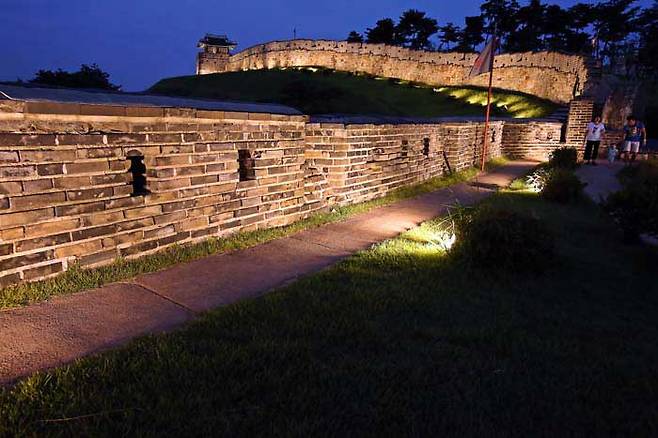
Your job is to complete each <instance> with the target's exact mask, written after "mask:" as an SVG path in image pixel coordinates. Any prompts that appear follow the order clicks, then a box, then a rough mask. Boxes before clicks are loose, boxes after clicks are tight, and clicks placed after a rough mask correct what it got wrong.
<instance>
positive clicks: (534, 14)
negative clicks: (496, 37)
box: [504, 0, 559, 52]
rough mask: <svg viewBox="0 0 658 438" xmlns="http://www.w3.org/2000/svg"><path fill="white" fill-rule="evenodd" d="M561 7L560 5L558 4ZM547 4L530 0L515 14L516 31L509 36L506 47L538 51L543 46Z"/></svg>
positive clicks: (510, 49) (539, 0)
mask: <svg viewBox="0 0 658 438" xmlns="http://www.w3.org/2000/svg"><path fill="white" fill-rule="evenodd" d="M558 7H559V6H558ZM545 14H546V6H544V5H542V4H541V0H530V3H528V4H527V5H526V6H523V7H521V8H519V9H518V10H517V11H516V15H515V16H514V22H515V27H516V28H517V29H516V31H514V32H511V33H510V34H509V35H508V36H507V41H506V43H505V46H504V47H505V49H506V50H509V51H512V52H527V51H536V50H541V49H542V48H543V41H542V34H543V31H544V26H545Z"/></svg>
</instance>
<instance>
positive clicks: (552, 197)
mask: <svg viewBox="0 0 658 438" xmlns="http://www.w3.org/2000/svg"><path fill="white" fill-rule="evenodd" d="M584 187H585V184H583V183H582V182H580V180H579V179H578V177H577V176H576V174H575V173H573V172H572V171H570V170H566V169H554V170H552V171H551V173H550V175H549V176H548V179H547V180H546V183H545V185H544V188H543V190H542V192H541V194H542V196H543V197H544V199H547V200H549V201H554V202H559V203H562V204H567V203H569V202H573V201H576V200H578V199H580V197H581V196H582V194H583V188H584Z"/></svg>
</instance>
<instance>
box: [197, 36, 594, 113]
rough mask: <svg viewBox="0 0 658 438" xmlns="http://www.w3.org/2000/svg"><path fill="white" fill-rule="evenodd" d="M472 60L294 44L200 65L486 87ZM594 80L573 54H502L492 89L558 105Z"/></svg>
mask: <svg viewBox="0 0 658 438" xmlns="http://www.w3.org/2000/svg"><path fill="white" fill-rule="evenodd" d="M199 55H203V53H200V54H199ZM476 57H477V54H473V53H457V52H452V53H440V52H427V51H415V50H410V49H406V48H403V47H396V46H387V45H384V44H365V43H348V42H345V41H324V40H319V41H316V40H293V41H275V42H270V43H266V44H261V45H257V46H253V47H250V48H248V49H245V50H243V51H241V52H238V53H236V54H234V55H232V56H231V57H230V60H229V62H228V64H226V65H225V66H221V65H219V64H217V63H216V62H214V61H213V62H212V63H210V64H208V65H205V64H204V59H205V58H203V56H201V57H200V58H199V59H198V61H199V62H200V67H199V71H200V72H202V73H214V72H225V71H241V70H258V69H264V68H287V67H305V66H309V67H326V68H331V69H335V70H341V71H348V72H362V73H368V74H372V75H375V76H381V77H389V78H397V79H402V80H408V81H415V82H421V83H424V84H428V85H436V86H440V85H443V86H461V85H473V86H480V87H482V86H483V87H486V86H487V84H488V75H480V76H477V77H474V78H470V79H469V78H468V74H469V72H470V69H471V67H472V65H473V62H474V61H475V58H476ZM595 76H596V72H595V71H594V70H593V68H592V66H591V65H590V64H589V62H588V60H587V59H586V58H584V57H582V56H577V55H567V54H563V53H558V52H536V53H535V52H527V53H510V54H501V55H499V56H497V57H496V58H495V70H494V86H495V87H496V88H501V89H506V90H512V91H518V92H523V93H527V94H532V95H534V96H538V97H541V98H544V99H548V100H551V101H554V102H557V103H561V104H566V103H568V102H570V101H571V100H572V99H574V98H575V97H578V96H581V95H584V94H586V92H587V91H588V90H589V88H591V87H593V86H594V85H595V84H594V82H595Z"/></svg>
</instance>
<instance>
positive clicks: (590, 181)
mask: <svg viewBox="0 0 658 438" xmlns="http://www.w3.org/2000/svg"><path fill="white" fill-rule="evenodd" d="M598 163H599V164H598V165H597V166H589V165H586V164H583V165H582V166H580V167H579V168H578V170H576V174H577V175H578V177H579V178H580V180H581V181H582V182H584V183H587V186H586V187H585V193H586V194H587V195H588V196H589V197H590V198H592V199H593V200H594V201H596V202H601V201H604V200H605V199H606V198H607V197H608V195H609V194H610V193H613V192H616V191H618V190H620V189H621V185H620V184H619V180H618V179H617V173H618V172H619V171H620V170H621V169H623V168H624V163H622V162H619V161H616V162H615V163H613V164H610V163H608V162H607V161H602V160H599V161H598Z"/></svg>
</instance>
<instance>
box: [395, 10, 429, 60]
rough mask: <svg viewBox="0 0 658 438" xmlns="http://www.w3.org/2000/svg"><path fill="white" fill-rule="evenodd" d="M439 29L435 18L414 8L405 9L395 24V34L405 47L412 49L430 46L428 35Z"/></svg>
mask: <svg viewBox="0 0 658 438" xmlns="http://www.w3.org/2000/svg"><path fill="white" fill-rule="evenodd" d="M438 30H439V26H438V24H437V22H436V20H435V19H433V18H429V17H427V16H426V14H425V12H421V11H418V10H415V9H409V10H408V11H405V12H404V13H403V14H402V16H401V17H400V21H399V23H398V25H397V35H398V37H399V39H400V40H401V41H402V44H403V45H404V46H405V47H409V48H411V49H414V50H420V49H427V48H429V47H430V41H429V39H430V37H431V36H432V35H434V34H435V33H436V32H437V31H438Z"/></svg>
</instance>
